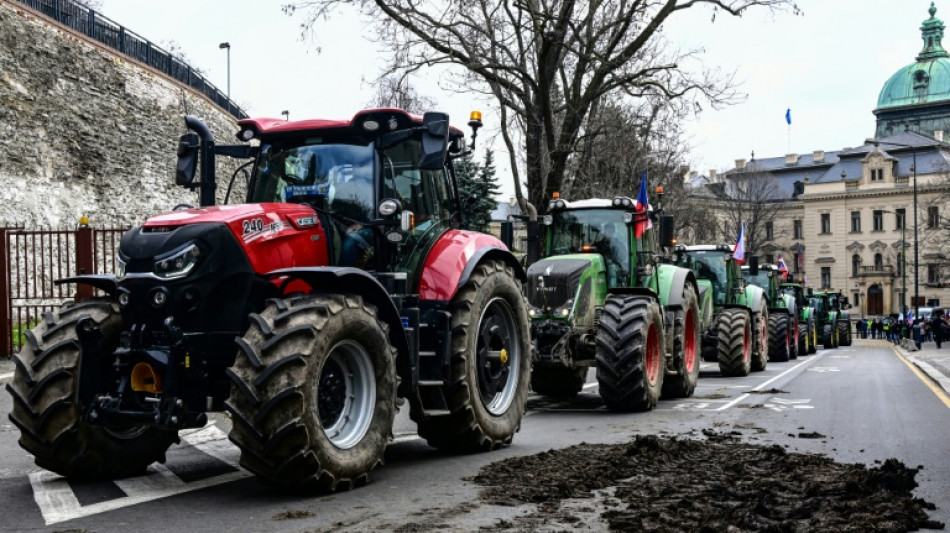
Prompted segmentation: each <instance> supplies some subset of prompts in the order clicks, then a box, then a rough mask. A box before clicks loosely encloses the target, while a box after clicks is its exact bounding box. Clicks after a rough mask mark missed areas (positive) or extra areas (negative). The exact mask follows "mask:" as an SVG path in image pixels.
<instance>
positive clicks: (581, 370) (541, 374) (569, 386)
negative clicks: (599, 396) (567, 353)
mask: <svg viewBox="0 0 950 533" xmlns="http://www.w3.org/2000/svg"><path fill="white" fill-rule="evenodd" d="M588 369H589V367H586V366H581V367H577V368H568V367H566V366H560V365H535V366H534V367H533V368H532V369H531V390H533V391H534V392H536V393H538V394H541V395H543V396H550V397H552V398H562V399H567V398H573V397H574V396H577V393H579V392H580V391H581V390H582V389H583V388H584V383H585V382H586V381H587V371H588Z"/></svg>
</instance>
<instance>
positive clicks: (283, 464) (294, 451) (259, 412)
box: [227, 295, 398, 491]
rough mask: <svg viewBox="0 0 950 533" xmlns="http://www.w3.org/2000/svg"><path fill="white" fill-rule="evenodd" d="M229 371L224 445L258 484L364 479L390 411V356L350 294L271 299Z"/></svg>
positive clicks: (369, 313) (371, 319) (388, 428)
mask: <svg viewBox="0 0 950 533" xmlns="http://www.w3.org/2000/svg"><path fill="white" fill-rule="evenodd" d="M238 345H239V347H240V350H239V351H238V356H237V360H236V361H235V364H234V366H233V367H232V368H231V369H229V370H228V376H229V377H230V378H231V381H232V384H231V397H230V398H229V399H228V402H227V408H228V410H229V411H230V413H231V415H232V419H233V422H234V425H233V427H232V429H231V434H230V439H231V441H232V442H233V443H234V444H236V445H237V446H238V448H240V450H241V465H242V466H243V467H244V468H246V469H248V470H249V471H251V472H253V473H254V474H255V475H256V476H257V477H258V478H259V479H261V480H262V481H264V482H265V483H268V484H271V485H275V486H279V487H284V488H297V487H307V488H313V489H316V490H321V491H333V490H343V489H350V488H353V487H355V486H360V485H363V484H365V483H367V482H368V481H369V473H370V471H372V470H373V469H374V468H376V467H377V466H379V465H381V464H382V463H383V452H384V451H385V448H386V444H387V443H388V442H389V438H390V437H391V436H392V426H393V419H394V417H395V413H396V387H397V385H398V380H397V378H396V370H395V368H396V367H395V358H396V350H395V349H394V348H393V347H392V345H391V344H390V343H389V337H388V328H387V326H386V325H385V324H383V323H382V322H380V321H379V319H378V318H377V316H376V309H375V308H374V307H372V306H371V305H368V304H366V303H364V302H363V299H362V298H360V297H359V296H355V295H313V296H297V297H293V298H289V299H286V300H278V299H275V300H270V301H268V303H267V306H266V308H265V309H264V311H263V312H261V313H260V314H253V315H251V326H250V328H249V329H248V331H247V333H245V335H244V337H243V338H242V339H239V340H238Z"/></svg>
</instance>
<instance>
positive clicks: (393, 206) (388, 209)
mask: <svg viewBox="0 0 950 533" xmlns="http://www.w3.org/2000/svg"><path fill="white" fill-rule="evenodd" d="M397 211H399V202H398V201H396V200H393V199H392V198H387V199H385V200H383V201H382V202H380V203H379V214H380V215H383V216H384V217H388V216H392V215H395V214H396V212H397Z"/></svg>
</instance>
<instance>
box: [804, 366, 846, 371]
mask: <svg viewBox="0 0 950 533" xmlns="http://www.w3.org/2000/svg"><path fill="white" fill-rule="evenodd" d="M808 371H809V372H841V369H840V368H838V367H836V366H816V367H814V368H809V369H808Z"/></svg>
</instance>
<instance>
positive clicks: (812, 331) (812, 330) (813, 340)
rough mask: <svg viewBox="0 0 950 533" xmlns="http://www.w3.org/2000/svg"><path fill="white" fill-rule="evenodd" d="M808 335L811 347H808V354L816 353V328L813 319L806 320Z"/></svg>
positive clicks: (812, 317)
mask: <svg viewBox="0 0 950 533" xmlns="http://www.w3.org/2000/svg"><path fill="white" fill-rule="evenodd" d="M808 335H809V337H810V338H811V345H810V346H809V347H808V353H809V354H813V353H817V352H818V326H817V325H816V324H815V317H814V316H811V317H809V318H808Z"/></svg>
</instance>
